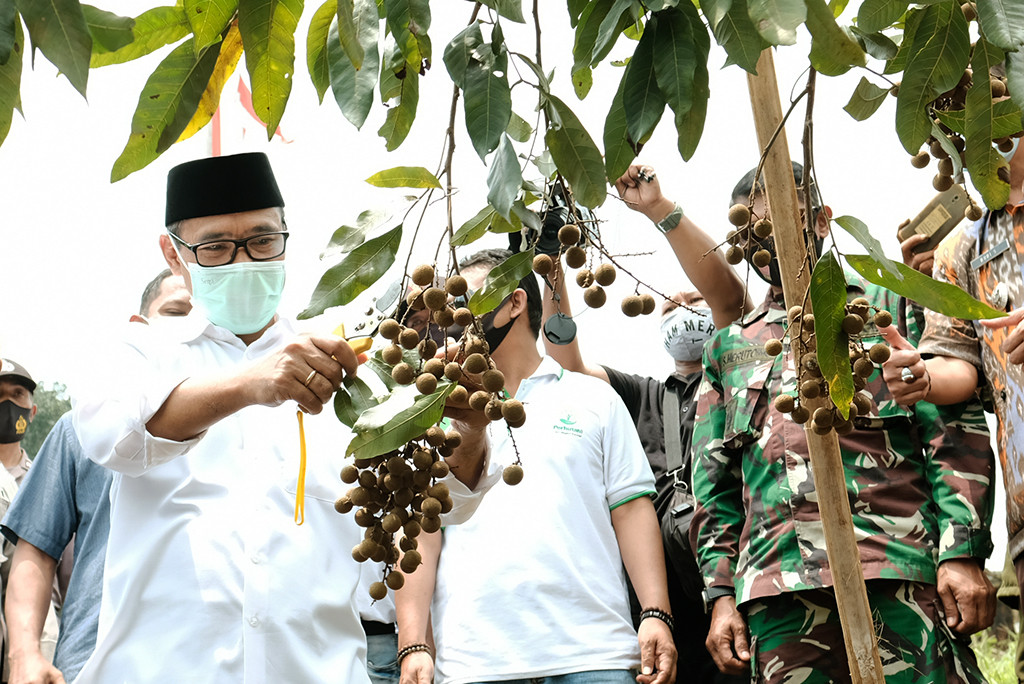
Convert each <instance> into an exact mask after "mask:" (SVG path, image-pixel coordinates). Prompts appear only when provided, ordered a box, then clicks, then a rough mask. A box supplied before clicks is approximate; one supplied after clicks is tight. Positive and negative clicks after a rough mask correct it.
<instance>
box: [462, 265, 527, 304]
mask: <svg viewBox="0 0 1024 684" xmlns="http://www.w3.org/2000/svg"><path fill="white" fill-rule="evenodd" d="M532 272H533V250H532V249H528V250H526V251H525V252H519V253H518V254H513V255H512V256H510V257H509V258H508V259H505V261H503V262H501V263H500V264H498V265H497V266H495V267H494V268H492V269H491V272H490V273H488V274H487V277H486V278H484V284H483V285H482V286H481V287H480V289H479V290H477V291H476V292H474V293H473V296H472V297H470V298H469V304H468V305H467V306H468V307H469V310H470V311H472V312H473V314H474V315H475V316H483V315H484V314H485V313H487V312H489V311H493V310H494V309H495V307H497V306H498V305H499V304H501V302H502V300H503V299H505V297H508V296H509V295H510V294H512V293H513V292H515V290H516V288H517V287H519V281H520V280H522V279H523V278H525V277H526V276H528V275H530V274H531V273H532Z"/></svg>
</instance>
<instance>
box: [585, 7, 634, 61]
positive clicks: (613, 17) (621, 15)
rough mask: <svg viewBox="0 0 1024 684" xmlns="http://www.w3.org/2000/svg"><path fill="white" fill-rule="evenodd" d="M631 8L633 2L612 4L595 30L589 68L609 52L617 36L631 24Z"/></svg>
mask: <svg viewBox="0 0 1024 684" xmlns="http://www.w3.org/2000/svg"><path fill="white" fill-rule="evenodd" d="M632 6H633V0H615V1H614V2H613V3H612V6H611V8H610V9H609V10H608V14H607V15H605V17H604V19H602V20H601V24H600V25H599V26H598V28H597V36H596V37H595V39H594V51H593V53H592V54H591V62H590V65H591V66H593V65H594V64H597V63H598V62H600V61H601V60H602V59H604V58H605V57H606V56H607V55H608V53H609V52H611V49H612V47H614V46H615V41H616V40H618V37H619V34H620V33H622V31H623V30H624V29H625V28H626V27H627V26H629V25H631V24H632V23H633V16H632V14H631V12H630V9H631V8H632Z"/></svg>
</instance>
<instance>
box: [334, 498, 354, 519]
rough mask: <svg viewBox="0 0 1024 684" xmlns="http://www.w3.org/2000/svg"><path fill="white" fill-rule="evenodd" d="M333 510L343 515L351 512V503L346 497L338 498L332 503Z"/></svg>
mask: <svg viewBox="0 0 1024 684" xmlns="http://www.w3.org/2000/svg"><path fill="white" fill-rule="evenodd" d="M334 510H336V511H337V512H338V513H341V514H342V515H344V514H346V513H348V512H349V511H351V510H352V501H351V500H350V499H349V498H348V497H347V496H342V497H338V498H337V499H335V501H334Z"/></svg>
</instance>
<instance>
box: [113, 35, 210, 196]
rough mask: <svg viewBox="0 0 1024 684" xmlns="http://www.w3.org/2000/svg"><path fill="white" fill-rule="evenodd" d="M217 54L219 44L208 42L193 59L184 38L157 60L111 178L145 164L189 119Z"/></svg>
mask: <svg viewBox="0 0 1024 684" xmlns="http://www.w3.org/2000/svg"><path fill="white" fill-rule="evenodd" d="M219 55H220V45H212V46H210V47H208V48H206V50H204V51H203V52H202V54H201V55H200V56H199V59H198V60H197V59H196V58H195V52H194V50H193V49H192V43H190V42H185V43H182V44H181V45H179V46H178V47H176V48H174V50H173V51H171V53H170V54H169V55H167V57H166V58H164V60H163V61H162V62H160V64H159V65H158V66H157V68H156V69H155V70H154V71H153V73H152V74H150V76H149V80H147V81H146V85H145V86H144V87H143V88H142V94H141V95H139V104H138V106H137V107H136V108H135V115H134V116H133V117H132V132H131V135H130V136H129V137H128V143H127V144H126V145H125V146H124V150H123V151H122V152H121V155H120V156H119V157H118V158H117V160H116V161H115V162H114V167H113V169H111V172H110V180H111V182H114V181H119V180H121V179H122V178H124V177H125V176H127V175H128V174H130V173H134V172H135V171H138V170H139V169H142V168H145V167H146V166H147V165H148V164H149V163H150V162H152V161H153V160H155V159H156V158H157V157H159V156H160V155H161V154H162V153H163V152H164V150H166V149H167V148H169V147H170V146H171V145H173V144H174V142H175V141H176V140H177V139H178V137H179V136H180V135H181V133H182V131H184V130H185V128H186V127H187V126H188V122H189V121H191V120H192V115H193V114H195V112H196V108H198V106H199V100H200V98H202V96H203V92H204V91H205V90H206V84H207V83H208V82H209V80H210V76H211V75H212V74H213V70H214V67H216V65H217V57H218V56H219Z"/></svg>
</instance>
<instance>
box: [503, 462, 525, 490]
mask: <svg viewBox="0 0 1024 684" xmlns="http://www.w3.org/2000/svg"><path fill="white" fill-rule="evenodd" d="M501 479H502V480H504V481H505V484H507V485H510V486H515V485H517V484H519V483H520V482H522V481H523V466H521V465H519V464H518V463H513V464H512V465H510V466H505V469H504V470H503V471H501Z"/></svg>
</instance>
